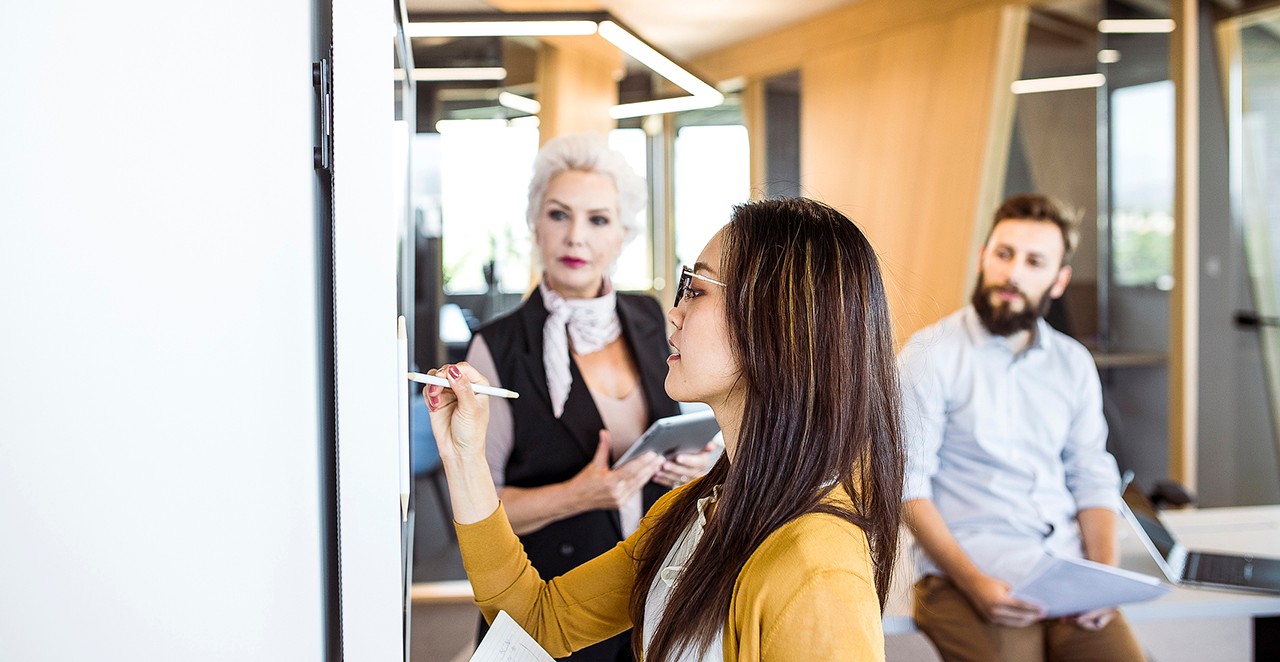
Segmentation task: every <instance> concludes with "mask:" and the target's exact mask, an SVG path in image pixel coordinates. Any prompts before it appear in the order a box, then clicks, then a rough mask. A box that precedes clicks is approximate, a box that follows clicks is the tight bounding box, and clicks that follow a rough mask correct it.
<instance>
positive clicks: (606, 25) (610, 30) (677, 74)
mask: <svg viewBox="0 0 1280 662" xmlns="http://www.w3.org/2000/svg"><path fill="white" fill-rule="evenodd" d="M600 36H601V37H604V38H605V39H606V40H608V41H609V43H611V44H613V45H614V46H617V47H618V48H619V49H621V50H622V52H623V53H626V54H627V55H630V56H631V57H633V58H635V59H636V61H637V62H639V63H640V64H643V65H644V66H646V67H649V68H650V69H652V70H654V71H655V72H657V73H658V75H659V76H662V77H663V78H666V79H667V80H669V81H671V82H672V83H675V84H676V85H679V86H680V88H681V89H683V90H684V91H686V92H688V93H689V94H694V95H697V94H713V93H714V94H719V92H718V91H717V90H716V88H714V87H711V86H710V85H707V84H706V83H704V82H702V81H701V80H699V79H698V77H697V76H694V75H693V74H691V73H689V72H688V71H685V70H684V69H683V68H682V67H681V66H680V65H678V64H676V63H675V62H672V61H671V60H669V59H667V56H665V55H663V54H662V53H659V52H658V51H656V50H654V49H653V47H652V46H650V45H649V44H646V43H644V42H643V41H641V40H640V38H639V37H637V36H635V35H633V34H631V33H630V32H627V31H626V30H624V29H623V28H622V27H621V26H619V25H618V24H617V23H614V22H613V21H601V22H600Z"/></svg>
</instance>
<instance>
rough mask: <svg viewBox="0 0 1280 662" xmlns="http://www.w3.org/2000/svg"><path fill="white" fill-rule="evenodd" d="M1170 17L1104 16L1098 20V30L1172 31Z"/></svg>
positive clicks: (1120, 31) (1154, 32)
mask: <svg viewBox="0 0 1280 662" xmlns="http://www.w3.org/2000/svg"><path fill="white" fill-rule="evenodd" d="M1173 28H1174V22H1173V19H1171V18H1104V19H1102V20H1101V21H1098V32H1104V33H1106V34H1160V33H1165V32H1173Z"/></svg>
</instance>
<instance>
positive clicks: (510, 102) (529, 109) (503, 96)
mask: <svg viewBox="0 0 1280 662" xmlns="http://www.w3.org/2000/svg"><path fill="white" fill-rule="evenodd" d="M498 103H500V104H502V105H504V106H506V107H507V108H510V109H511V110H518V111H520V112H522V113H529V114H530V115H537V114H538V113H539V112H542V104H540V103H538V102H537V101H536V100H534V99H530V98H529V97H522V96H520V95H519V94H513V93H511V92H499V93H498Z"/></svg>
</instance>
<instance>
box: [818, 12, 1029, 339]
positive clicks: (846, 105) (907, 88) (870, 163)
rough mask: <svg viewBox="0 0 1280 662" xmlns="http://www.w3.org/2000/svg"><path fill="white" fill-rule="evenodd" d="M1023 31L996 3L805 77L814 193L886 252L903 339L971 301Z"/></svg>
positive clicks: (848, 48) (885, 36) (886, 35)
mask: <svg viewBox="0 0 1280 662" xmlns="http://www.w3.org/2000/svg"><path fill="white" fill-rule="evenodd" d="M1025 25H1026V9H1025V7H1024V6H1022V5H1017V4H1013V5H996V4H986V5H981V6H978V7H976V8H974V9H971V10H969V11H963V12H957V13H953V14H949V15H945V16H943V17H940V18H938V19H936V20H930V21H917V22H914V23H911V24H909V25H906V26H905V27H903V28H902V29H895V30H890V31H887V32H882V33H877V34H876V36H875V37H874V38H871V39H866V40H863V41H860V42H857V43H852V44H847V45H845V46H842V47H840V48H833V49H830V50H829V51H828V52H826V53H824V54H823V55H822V56H821V57H815V58H813V59H812V60H810V61H808V62H807V63H805V64H804V65H803V67H802V68H801V81H802V83H801V85H802V93H801V99H802V101H801V149H800V151H801V173H802V176H803V180H804V181H803V186H804V189H805V193H806V195H809V196H811V197H814V198H817V199H820V200H823V201H825V202H827V203H829V204H831V205H833V206H835V207H837V208H839V209H841V210H842V211H844V212H845V213H846V214H848V215H849V216H850V217H851V218H853V219H854V220H855V221H857V222H858V224H859V225H860V227H862V228H863V230H864V231H865V232H866V233H867V235H868V236H869V237H870V239H871V241H872V243H873V244H874V245H875V246H876V248H877V250H878V251H879V252H880V255H881V259H882V260H883V263H884V267H885V271H886V279H887V285H888V289H889V298H890V305H891V306H892V308H893V313H894V320H895V325H896V330H897V332H898V333H899V338H900V339H905V338H906V337H907V336H908V335H909V334H911V333H913V332H914V331H915V330H917V329H919V328H921V327H922V326H925V325H927V324H930V323H932V322H934V321H936V320H937V319H939V318H940V317H941V316H942V315H945V314H947V313H949V312H950V311H952V310H954V309H955V308H958V307H959V306H960V305H962V304H963V303H964V301H965V300H966V299H967V294H968V288H969V286H970V284H971V282H972V277H971V274H972V271H973V267H974V263H975V259H974V255H973V253H974V247H975V246H976V243H977V242H978V241H980V239H981V237H980V236H979V235H980V234H981V233H982V232H984V231H985V225H983V226H982V227H979V225H980V221H979V219H985V218H986V217H988V216H989V215H990V213H991V211H992V207H993V206H994V205H995V204H996V202H998V200H997V198H998V191H999V187H998V186H995V185H994V184H995V183H997V182H1002V181H1003V173H1004V160H1005V158H1006V155H1007V146H1008V134H1009V132H1010V123H1011V120H1012V102H1011V95H1010V93H1009V91H1008V90H1009V83H1010V82H1012V80H1013V78H1014V74H1015V72H1016V70H1017V66H1016V64H1017V63H1019V62H1020V61H1021V53H1022V49H1021V47H1022V41H1023V36H1024V34H1025ZM1010 62H1012V63H1013V64H1014V65H1015V66H1010V65H1009V63H1010Z"/></svg>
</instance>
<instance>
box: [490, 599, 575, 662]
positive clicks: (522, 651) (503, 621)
mask: <svg viewBox="0 0 1280 662" xmlns="http://www.w3.org/2000/svg"><path fill="white" fill-rule="evenodd" d="M471 662H555V660H554V659H552V657H551V656H550V655H548V654H547V651H545V650H543V649H542V646H539V645H538V642H536V641H534V639H533V637H530V636H529V633H528V632H525V631H524V628H522V627H520V624H519V623H516V622H515V620H513V619H512V618H511V616H509V615H507V612H505V611H500V612H498V617H497V618H495V619H493V624H492V625H490V626H489V631H488V632H486V633H485V635H484V640H483V641H481V642H480V646H479V647H478V648H476V652H475V655H472V656H471Z"/></svg>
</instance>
